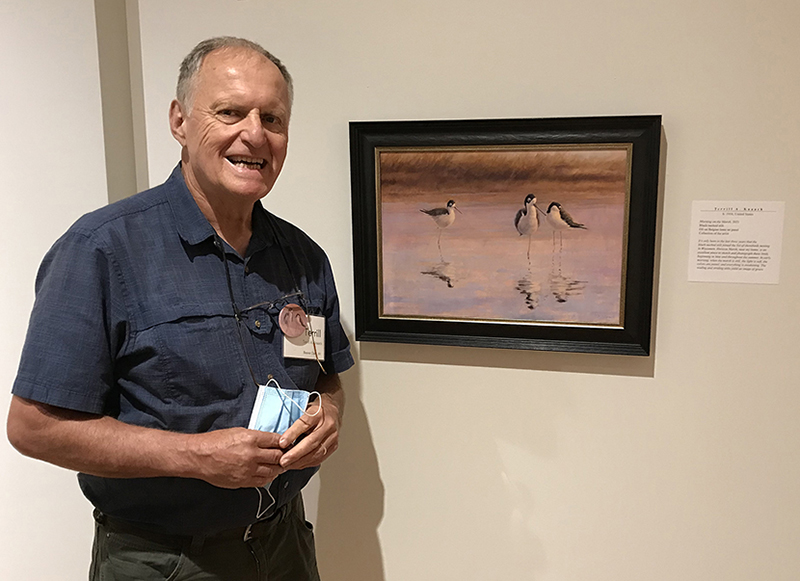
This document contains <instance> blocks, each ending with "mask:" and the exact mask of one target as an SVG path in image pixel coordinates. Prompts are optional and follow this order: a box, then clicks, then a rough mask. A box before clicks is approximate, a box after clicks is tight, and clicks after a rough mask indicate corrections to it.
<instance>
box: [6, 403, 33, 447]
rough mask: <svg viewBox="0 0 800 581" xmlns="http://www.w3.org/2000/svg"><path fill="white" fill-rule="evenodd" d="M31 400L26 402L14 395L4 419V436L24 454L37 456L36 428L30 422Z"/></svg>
mask: <svg viewBox="0 0 800 581" xmlns="http://www.w3.org/2000/svg"><path fill="white" fill-rule="evenodd" d="M33 407H34V404H33V402H28V401H26V400H23V399H21V398H18V397H16V396H14V397H13V398H12V400H11V407H10V408H9V410H8V420H7V421H6V436H7V437H8V441H9V443H10V444H11V445H12V446H13V447H14V448H15V449H16V450H17V451H18V452H19V453H20V454H23V455H24V456H30V457H32V458H38V457H39V452H38V448H37V445H36V442H37V441H38V439H39V438H37V430H36V428H35V427H34V426H33V425H32V422H31V411H32V409H31V408H33Z"/></svg>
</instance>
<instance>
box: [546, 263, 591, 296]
mask: <svg viewBox="0 0 800 581" xmlns="http://www.w3.org/2000/svg"><path fill="white" fill-rule="evenodd" d="M587 284H588V282H587V281H585V280H576V279H574V278H568V277H566V276H564V275H563V274H561V270H558V271H553V272H551V273H550V292H551V293H553V296H554V297H555V299H556V302H558V303H566V302H567V299H568V298H570V297H579V296H581V295H582V294H583V291H584V289H586V285H587Z"/></svg>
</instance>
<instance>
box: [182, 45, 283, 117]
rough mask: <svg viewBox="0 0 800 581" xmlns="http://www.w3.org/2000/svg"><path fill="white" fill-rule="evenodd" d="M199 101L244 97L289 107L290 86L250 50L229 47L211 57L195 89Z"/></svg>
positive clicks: (204, 63)
mask: <svg viewBox="0 0 800 581" xmlns="http://www.w3.org/2000/svg"><path fill="white" fill-rule="evenodd" d="M194 93H195V100H198V99H200V100H203V101H208V100H209V99H210V100H212V101H213V100H216V99H225V98H228V97H236V96H243V97H248V98H260V99H272V100H279V101H281V102H282V103H283V104H285V105H287V106H288V99H289V97H288V87H287V85H286V80H285V79H284V78H283V75H282V74H281V72H280V70H279V69H278V67H277V66H275V64H274V63H273V62H272V61H270V60H269V59H268V58H267V57H265V56H264V55H262V54H260V53H257V52H255V51H253V50H251V49H248V48H241V47H226V48H221V49H218V50H215V51H214V52H212V53H210V54H208V55H207V56H206V57H205V58H204V59H203V62H202V64H201V66H200V70H199V71H198V73H197V77H196V79H195V86H194Z"/></svg>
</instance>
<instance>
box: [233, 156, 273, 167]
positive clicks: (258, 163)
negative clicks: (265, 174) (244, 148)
mask: <svg viewBox="0 0 800 581" xmlns="http://www.w3.org/2000/svg"><path fill="white" fill-rule="evenodd" d="M227 159H228V161H229V162H231V163H232V164H234V165H243V166H246V167H257V168H258V169H261V168H263V167H264V166H265V165H266V163H267V162H266V160H264V159H261V158H258V157H244V156H241V155H232V156H230V157H228V158H227Z"/></svg>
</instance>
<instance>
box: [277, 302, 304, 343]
mask: <svg viewBox="0 0 800 581" xmlns="http://www.w3.org/2000/svg"><path fill="white" fill-rule="evenodd" d="M278 325H279V326H280V328H281V331H283V334H284V335H286V336H287V337H289V338H290V339H294V338H295V337H299V336H300V335H302V334H303V333H305V331H306V328H307V327H308V322H307V320H306V313H305V311H304V310H303V308H302V307H301V306H300V305H296V304H294V303H290V304H288V305H286V306H285V307H283V308H282V309H281V312H280V313H279V314H278Z"/></svg>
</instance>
